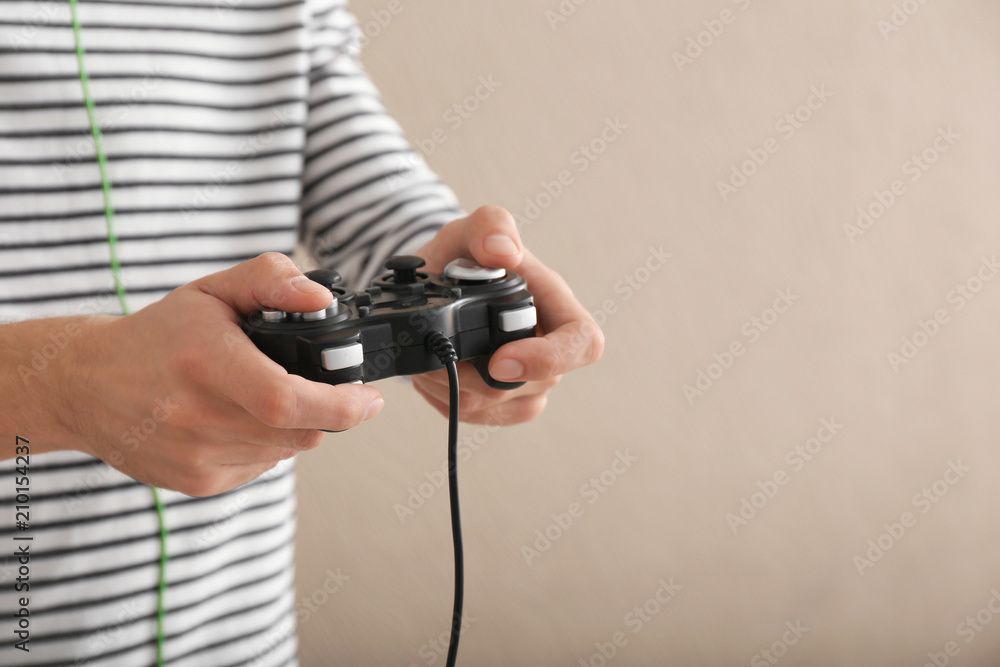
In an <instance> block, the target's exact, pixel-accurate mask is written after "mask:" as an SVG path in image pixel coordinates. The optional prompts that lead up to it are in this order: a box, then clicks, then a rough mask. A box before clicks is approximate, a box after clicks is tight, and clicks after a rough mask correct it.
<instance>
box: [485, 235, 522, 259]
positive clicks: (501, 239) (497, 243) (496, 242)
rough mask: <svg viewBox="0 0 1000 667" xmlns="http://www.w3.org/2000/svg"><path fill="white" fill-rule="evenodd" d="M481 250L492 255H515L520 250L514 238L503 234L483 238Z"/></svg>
mask: <svg viewBox="0 0 1000 667" xmlns="http://www.w3.org/2000/svg"><path fill="white" fill-rule="evenodd" d="M483 250H485V251H486V252H488V253H492V254H494V255H516V254H517V253H519V252H520V250H518V249H517V244H516V243H514V239H512V238H511V237H509V236H505V235H503V234H494V235H493V236H487V237H486V238H485V239H484V240H483Z"/></svg>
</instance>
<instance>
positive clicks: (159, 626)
mask: <svg viewBox="0 0 1000 667" xmlns="http://www.w3.org/2000/svg"><path fill="white" fill-rule="evenodd" d="M76 5H77V0H69V7H70V13H71V14H72V16H73V39H74V41H75V43H76V62H77V66H78V68H79V71H80V85H81V86H83V100H84V103H85V104H86V106H87V118H88V119H89V121H90V133H91V134H92V135H93V137H94V149H95V151H96V152H97V165H98V167H99V168H100V171H101V190H102V192H103V193H104V219H105V221H106V222H107V230H108V248H109V250H110V252H111V273H112V275H113V276H114V281H115V292H116V293H117V294H118V303H119V304H120V305H121V309H122V314H124V315H128V314H129V308H128V302H127V301H126V298H125V296H126V295H125V286H124V284H123V281H122V267H121V264H120V263H119V262H118V237H117V236H116V235H115V209H114V207H113V206H112V205H111V179H110V178H109V177H108V159H107V156H106V155H105V153H104V137H103V135H102V134H101V127H100V125H98V123H97V112H96V110H95V108H94V99H93V98H92V97H91V95H90V77H89V76H87V67H86V64H85V63H84V51H83V41H82V40H81V39H80V19H79V17H78V16H77V11H76V8H77V7H76ZM149 488H150V490H151V491H152V492H153V505H155V507H156V519H157V522H158V523H159V526H160V576H159V586H158V587H157V593H156V664H157V667H162V666H163V644H164V640H165V634H164V632H163V618H164V616H165V615H166V605H165V604H164V598H165V596H166V591H167V561H168V556H167V522H166V519H165V517H164V509H163V500H162V499H161V498H160V490H159V489H157V488H156V487H155V486H151V487H149Z"/></svg>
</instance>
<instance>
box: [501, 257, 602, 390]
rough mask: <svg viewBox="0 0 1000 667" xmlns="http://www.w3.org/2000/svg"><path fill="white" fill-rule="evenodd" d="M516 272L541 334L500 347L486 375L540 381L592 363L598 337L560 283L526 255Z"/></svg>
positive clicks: (598, 354)
mask: <svg viewBox="0 0 1000 667" xmlns="http://www.w3.org/2000/svg"><path fill="white" fill-rule="evenodd" d="M518 270H519V271H520V273H521V274H522V275H523V276H524V277H525V278H526V279H527V280H528V284H529V285H530V289H531V292H532V294H533V295H534V297H535V305H536V307H537V310H538V315H539V324H540V325H541V328H542V330H543V331H545V332H547V333H546V334H545V335H544V336H542V337H538V338H525V339H522V340H519V341H514V342H512V343H508V344H506V345H504V346H503V347H501V348H500V349H499V350H497V351H496V352H495V353H494V354H493V357H492V358H491V359H490V366H489V371H490V375H491V376H493V377H494V378H495V379H497V380H500V381H503V382H524V381H531V380H545V379H548V378H552V377H555V376H557V375H562V374H563V373H568V372H569V371H571V370H573V369H575V368H580V367H582V366H586V365H588V364H592V363H594V362H595V361H597V360H598V359H599V358H600V357H601V354H603V352H604V333H603V332H602V331H601V329H600V327H598V326H597V323H596V322H595V321H594V318H593V317H591V315H590V313H588V312H587V311H586V309H584V307H583V306H582V305H581V304H580V303H579V302H578V301H577V300H576V298H575V297H574V296H573V291H572V290H571V289H570V288H569V285H567V284H566V281H565V280H563V279H562V277H561V276H559V275H558V274H557V273H556V272H555V271H553V270H551V269H549V268H548V267H546V266H545V265H543V264H542V263H541V262H540V261H538V259H537V258H535V256H534V255H533V254H531V253H530V252H526V253H525V258H524V262H522V264H521V266H520V267H519V269H518Z"/></svg>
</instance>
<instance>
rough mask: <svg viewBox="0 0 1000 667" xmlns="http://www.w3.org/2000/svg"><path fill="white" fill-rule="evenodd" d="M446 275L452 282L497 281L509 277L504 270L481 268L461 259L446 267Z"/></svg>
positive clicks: (470, 261)
mask: <svg viewBox="0 0 1000 667" xmlns="http://www.w3.org/2000/svg"><path fill="white" fill-rule="evenodd" d="M444 275H446V276H447V277H449V278H451V279H452V280H483V281H486V280H496V279H497V278H503V277H504V276H506V275H507V272H506V271H505V270H504V269H491V268H488V267H485V266H479V265H478V264H476V263H475V262H474V261H473V260H471V259H465V258H464V257H460V258H459V259H456V260H453V261H451V262H449V263H448V266H446V267H444Z"/></svg>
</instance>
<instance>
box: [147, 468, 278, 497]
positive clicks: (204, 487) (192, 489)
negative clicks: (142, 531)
mask: <svg viewBox="0 0 1000 667" xmlns="http://www.w3.org/2000/svg"><path fill="white" fill-rule="evenodd" d="M276 465H278V461H277V460H274V461H265V462H263V463H255V464H250V465H232V466H215V467H213V468H211V469H206V470H204V471H201V472H195V473H191V472H186V471H180V473H179V474H176V475H175V476H174V477H172V478H171V479H172V480H173V483H172V484H170V485H169V486H167V488H171V489H172V490H174V491H178V492H180V493H183V494H185V495H188V496H195V497H199V498H203V497H207V496H217V495H219V494H220V493H225V492H226V491H232V490H233V489H235V488H236V487H239V486H243V485H244V484H247V483H249V482H252V481H253V480H255V479H257V478H258V477H260V476H261V475H263V474H264V473H265V472H267V471H268V470H271V469H272V468H274V466H276Z"/></svg>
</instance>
